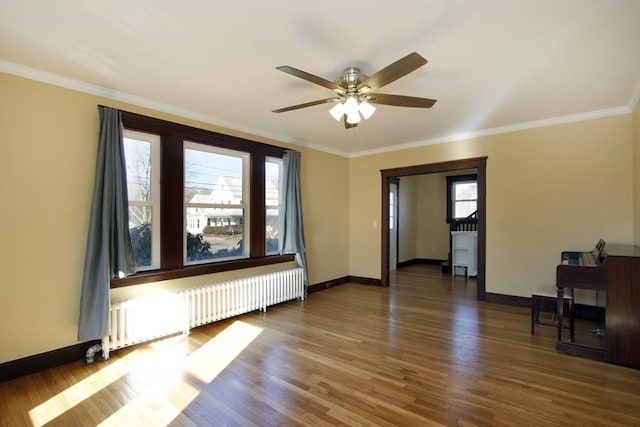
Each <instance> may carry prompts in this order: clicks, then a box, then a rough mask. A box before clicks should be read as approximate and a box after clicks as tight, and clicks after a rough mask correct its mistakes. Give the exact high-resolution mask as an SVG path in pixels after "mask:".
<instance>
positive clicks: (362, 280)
mask: <svg viewBox="0 0 640 427" xmlns="http://www.w3.org/2000/svg"><path fill="white" fill-rule="evenodd" d="M345 283H359V284H361V285H373V286H382V281H381V280H380V279H372V278H369V277H359V276H343V277H340V278H338V279H333V280H327V281H326V282H321V283H316V284H315V285H309V286H308V287H307V293H308V294H311V293H314V292H318V291H322V290H324V289H329V288H333V287H335V286H340V285H344V284H345Z"/></svg>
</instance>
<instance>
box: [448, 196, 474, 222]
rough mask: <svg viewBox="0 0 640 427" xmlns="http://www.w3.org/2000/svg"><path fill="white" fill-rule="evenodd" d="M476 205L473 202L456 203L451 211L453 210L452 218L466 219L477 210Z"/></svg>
mask: <svg viewBox="0 0 640 427" xmlns="http://www.w3.org/2000/svg"><path fill="white" fill-rule="evenodd" d="M477 205H478V204H477V202H476V201H475V200H474V201H469V202H456V203H455V204H454V205H453V209H454V212H453V217H454V218H466V217H468V216H469V215H471V214H472V213H474V212H475V211H476V210H477V209H478V208H477Z"/></svg>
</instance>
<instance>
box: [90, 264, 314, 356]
mask: <svg viewBox="0 0 640 427" xmlns="http://www.w3.org/2000/svg"><path fill="white" fill-rule="evenodd" d="M303 277H304V276H303V270H302V268H294V269H290V270H284V271H278V272H275V273H267V274H261V275H259V276H253V277H247V278H243V279H235V280H229V281H226V282H221V283H213V284H209V285H204V286H199V287H196V288H191V289H185V290H182V291H178V292H167V293H163V294H160V295H152V296H148V297H140V298H134V299H131V300H127V301H122V302H118V303H113V304H111V313H110V321H111V334H110V335H108V336H106V337H104V338H103V340H102V355H103V356H104V358H105V359H108V358H109V351H111V350H116V349H119V348H123V347H126V346H129V345H133V344H138V343H141V342H144V341H149V340H152V339H155V338H159V337H163V336H166V335H171V334H174V333H176V332H182V333H185V334H186V333H189V329H191V328H194V327H196V326H200V325H204V324H207V323H211V322H215V321H217V320H222V319H226V318H229V317H233V316H237V315H239V314H243V313H248V312H250V311H255V310H262V311H266V309H267V307H268V306H270V305H274V304H278V303H281V302H284V301H289V300H292V299H296V298H297V299H300V300H304V298H305V289H304V280H303Z"/></svg>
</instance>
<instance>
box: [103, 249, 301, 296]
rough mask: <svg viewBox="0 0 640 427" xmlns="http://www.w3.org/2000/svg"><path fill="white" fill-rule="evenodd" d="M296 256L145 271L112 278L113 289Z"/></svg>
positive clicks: (276, 261)
mask: <svg viewBox="0 0 640 427" xmlns="http://www.w3.org/2000/svg"><path fill="white" fill-rule="evenodd" d="M294 258H295V256H294V255H273V256H267V257H262V258H248V259H241V260H233V261H222V262H216V263H211V264H200V265H190V266H187V267H182V268H176V269H172V270H153V271H143V272H140V273H136V274H134V275H132V276H129V277H124V278H122V279H119V278H114V279H111V289H114V288H122V287H125V286H132V285H141V284H143V283H151V282H160V281H162V280H170V279H179V278H182V277H191V276H201V275H203V274H211V273H220V272H222V271H230V270H240V269H243V268H251V267H259V266H262V265H270V264H279V263H283V262H290V261H293V260H294Z"/></svg>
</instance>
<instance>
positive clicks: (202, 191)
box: [184, 149, 243, 205]
mask: <svg viewBox="0 0 640 427" xmlns="http://www.w3.org/2000/svg"><path fill="white" fill-rule="evenodd" d="M242 160H243V159H242V158H241V157H235V156H227V155H223V154H218V153H212V152H209V151H203V150H195V149H185V174H184V176H185V184H184V186H185V188H184V201H185V203H214V204H224V205H229V204H233V205H237V204H242V163H243V162H242Z"/></svg>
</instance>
